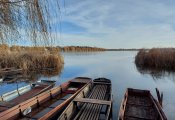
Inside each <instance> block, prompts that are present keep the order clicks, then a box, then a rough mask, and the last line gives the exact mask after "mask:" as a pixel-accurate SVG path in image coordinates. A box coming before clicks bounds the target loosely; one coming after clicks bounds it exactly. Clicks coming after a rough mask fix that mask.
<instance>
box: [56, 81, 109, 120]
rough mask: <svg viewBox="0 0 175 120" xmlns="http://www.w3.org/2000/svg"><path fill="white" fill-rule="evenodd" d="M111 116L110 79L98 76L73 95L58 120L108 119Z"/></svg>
mask: <svg viewBox="0 0 175 120" xmlns="http://www.w3.org/2000/svg"><path fill="white" fill-rule="evenodd" d="M111 117H112V95H111V81H110V80H108V79H106V78H98V79H95V80H94V81H93V83H92V84H89V85H88V86H86V88H85V89H83V90H82V91H81V92H80V93H79V94H78V95H77V96H76V97H75V99H74V100H73V101H72V102H71V103H70V104H69V105H68V107H67V108H66V109H65V110H64V111H63V113H62V114H61V115H59V116H58V120H102V119H104V120H109V119H111Z"/></svg>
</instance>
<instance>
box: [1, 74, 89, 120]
mask: <svg viewBox="0 0 175 120" xmlns="http://www.w3.org/2000/svg"><path fill="white" fill-rule="evenodd" d="M89 83H91V79H90V78H85V77H78V78H74V79H72V80H70V81H68V82H66V83H64V84H61V85H60V86H57V87H54V88H52V89H50V90H48V91H45V92H43V93H41V94H39V95H37V96H35V97H33V98H31V99H29V100H26V101H24V102H22V103H20V104H18V105H16V106H14V107H12V108H10V109H8V110H6V111H3V112H1V113H0V119H2V120H5V119H8V120H15V119H25V120H27V119H39V120H46V119H50V118H52V117H53V116H55V115H56V114H57V113H59V112H62V111H63V110H64V108H65V107H66V106H67V105H68V104H69V103H70V102H71V100H72V99H73V98H74V97H75V96H76V95H77V94H78V93H79V92H80V91H81V90H82V89H84V87H86V86H87V85H88V84H89Z"/></svg>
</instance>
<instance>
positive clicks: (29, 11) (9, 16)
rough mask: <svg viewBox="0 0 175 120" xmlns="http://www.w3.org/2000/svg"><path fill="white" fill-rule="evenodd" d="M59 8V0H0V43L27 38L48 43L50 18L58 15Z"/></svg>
mask: <svg viewBox="0 0 175 120" xmlns="http://www.w3.org/2000/svg"><path fill="white" fill-rule="evenodd" d="M59 10H60V7H59V0H0V43H14V42H15V41H18V40H20V39H28V40H31V41H32V42H33V43H34V44H38V43H41V42H42V43H43V42H44V43H45V44H48V43H49V42H50V41H52V38H51V35H50V32H51V30H52V26H51V19H50V18H51V17H53V16H58V15H59V14H58V13H59Z"/></svg>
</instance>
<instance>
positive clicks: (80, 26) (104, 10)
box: [52, 0, 175, 48]
mask: <svg viewBox="0 0 175 120" xmlns="http://www.w3.org/2000/svg"><path fill="white" fill-rule="evenodd" d="M64 2H65V5H64ZM60 7H61V13H60V16H61V20H60V19H58V18H56V17H55V18H53V19H52V23H53V25H55V26H59V24H60V23H61V29H62V30H61V36H59V37H58V39H57V44H58V45H61V46H66V45H80V46H97V47H104V48H151V47H174V46H175V1H174V0H61V2H60ZM52 34H53V35H56V34H57V35H58V34H60V31H53V33H52Z"/></svg>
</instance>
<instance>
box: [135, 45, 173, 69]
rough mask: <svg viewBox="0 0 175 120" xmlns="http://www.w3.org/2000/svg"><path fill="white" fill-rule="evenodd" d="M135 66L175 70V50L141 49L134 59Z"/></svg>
mask: <svg viewBox="0 0 175 120" xmlns="http://www.w3.org/2000/svg"><path fill="white" fill-rule="evenodd" d="M135 64H136V66H137V67H139V68H153V69H160V70H175V48H152V49H150V50H145V49H142V50H140V51H139V52H138V53H137V55H136V57H135Z"/></svg>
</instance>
